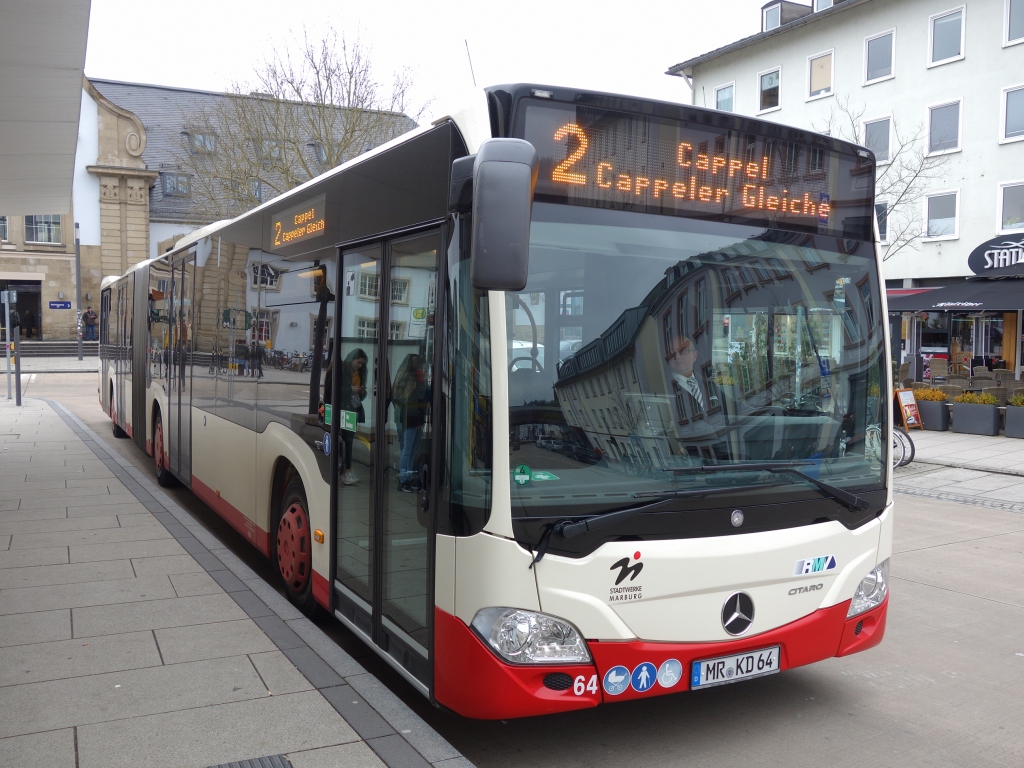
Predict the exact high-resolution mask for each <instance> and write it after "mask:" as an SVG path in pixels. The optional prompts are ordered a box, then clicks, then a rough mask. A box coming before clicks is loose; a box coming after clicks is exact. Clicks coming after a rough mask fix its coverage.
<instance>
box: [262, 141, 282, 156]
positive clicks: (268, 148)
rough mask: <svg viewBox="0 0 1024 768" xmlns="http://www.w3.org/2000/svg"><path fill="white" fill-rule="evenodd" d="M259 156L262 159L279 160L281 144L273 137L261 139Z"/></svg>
mask: <svg viewBox="0 0 1024 768" xmlns="http://www.w3.org/2000/svg"><path fill="white" fill-rule="evenodd" d="M260 157H261V158H262V159H263V160H267V161H269V160H275V161H276V160H280V159H281V145H280V144H278V143H277V141H276V140H275V139H263V141H262V142H260Z"/></svg>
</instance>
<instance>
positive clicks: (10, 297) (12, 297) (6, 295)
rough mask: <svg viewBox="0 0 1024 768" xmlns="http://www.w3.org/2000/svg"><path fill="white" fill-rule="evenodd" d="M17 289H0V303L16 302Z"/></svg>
mask: <svg viewBox="0 0 1024 768" xmlns="http://www.w3.org/2000/svg"><path fill="white" fill-rule="evenodd" d="M17 303H18V292H17V291H0V304H17Z"/></svg>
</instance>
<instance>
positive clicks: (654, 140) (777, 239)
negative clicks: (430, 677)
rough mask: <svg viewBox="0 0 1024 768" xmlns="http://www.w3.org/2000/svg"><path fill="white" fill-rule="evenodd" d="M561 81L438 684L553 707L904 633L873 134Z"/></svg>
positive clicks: (867, 644)
mask: <svg viewBox="0 0 1024 768" xmlns="http://www.w3.org/2000/svg"><path fill="white" fill-rule="evenodd" d="M539 92H540V93H542V94H544V96H543V97H541V98H538V97H537V96H536V94H537V93H538V89H536V88H532V87H525V86H517V87H510V88H509V89H508V90H507V93H508V94H509V96H508V98H510V99H511V101H512V103H514V104H515V107H514V108H513V109H512V110H510V111H509V112H508V114H509V117H508V124H507V129H508V131H509V133H510V134H514V135H516V136H520V137H522V138H525V139H527V140H528V141H529V142H530V143H531V144H533V146H535V147H536V149H537V151H538V153H539V157H540V163H539V178H538V182H537V187H536V193H535V196H534V205H533V209H532V222H531V235H530V255H529V276H528V279H527V282H526V285H525V286H524V287H523V288H522V290H518V291H506V292H504V293H502V294H495V293H491V294H490V295H489V297H488V300H489V302H490V305H489V323H490V325H489V329H488V332H487V333H488V337H489V341H490V343H491V344H492V356H493V357H492V359H493V360H494V361H495V363H494V365H493V368H492V384H493V400H494V403H495V405H494V413H493V420H492V421H491V422H490V425H491V427H490V428H491V429H492V430H493V434H492V435H491V438H492V443H491V444H492V446H493V466H494V469H495V471H494V473H493V475H491V476H490V478H489V479H484V478H483V477H482V475H481V473H480V472H472V471H470V470H467V471H466V472H465V473H463V474H462V475H461V476H459V474H458V473H456V476H455V478H454V480H455V482H454V484H453V485H454V494H453V498H455V499H457V500H458V501H459V502H460V509H462V510H463V511H464V513H465V510H467V509H471V508H472V507H473V505H474V504H478V503H479V502H476V501H474V500H475V499H480V498H483V497H489V498H490V507H489V509H486V510H483V511H481V512H480V513H479V514H477V516H476V517H477V519H482V518H484V517H486V522H483V523H481V524H479V532H477V533H475V535H471V536H462V537H454V538H453V540H452V542H451V546H450V548H449V547H443V546H442V545H441V544H439V548H438V551H439V566H438V568H439V572H438V584H439V585H442V584H443V586H444V587H445V588H444V589H441V588H440V587H439V589H438V595H439V599H438V608H437V612H438V616H437V619H436V627H437V628H436V640H435V648H436V649H437V652H436V655H437V658H436V661H435V674H436V679H435V696H436V698H437V700H438V701H439V702H440V703H442V704H445V705H446V706H449V707H451V708H452V709H455V710H456V711H458V712H461V713H463V714H467V715H470V716H475V717H488V718H507V717H515V716H526V715H532V714H539V713H543V712H557V711H565V710H571V709H576V708H580V707H587V706H594V705H597V704H599V703H611V702H617V701H625V700H629V699H636V698H645V697H648V696H655V695H662V694H667V693H674V692H679V691H686V690H691V691H694V690H700V689H703V688H707V687H714V686H718V685H722V684H727V683H732V682H737V681H742V680H748V679H752V678H756V677H759V676H764V675H768V674H774V673H777V672H780V671H784V670H786V669H790V668H793V667H797V666H801V665H805V664H809V663H813V662H816V661H820V660H822V659H825V658H829V657H833V656H844V655H847V654H850V653H855V652H858V651H862V650H866V649H868V648H871V647H873V646H874V645H877V644H878V643H879V642H880V641H881V639H882V637H883V635H884V632H885V620H886V610H887V605H888V603H887V595H888V585H887V574H888V561H889V557H890V554H891V550H892V523H893V512H892V502H891V494H890V491H889V487H890V472H889V469H888V461H887V450H888V448H887V445H888V437H887V436H888V434H889V429H890V426H889V421H888V418H889V417H888V414H887V408H886V404H887V403H888V402H889V399H890V391H889V383H890V376H889V369H888V363H887V361H888V359H889V358H888V355H887V351H886V349H887V338H886V334H885V328H884V324H883V322H882V319H883V318H884V316H885V308H884V299H883V294H882V292H881V290H880V280H879V263H878V259H877V255H876V249H875V246H874V232H873V226H872V220H873V219H872V213H871V212H872V211H873V207H872V203H873V199H872V195H873V188H874V184H873V178H874V169H873V162H872V158H871V156H870V154H869V153H868V152H867V151H865V150H860V149H858V148H855V147H852V146H850V145H845V144H842V143H841V142H836V141H834V140H832V139H830V138H828V137H818V136H813V135H811V134H807V133H804V132H796V131H790V130H788V129H785V128H781V127H779V126H771V125H768V124H764V123H756V122H753V121H743V122H742V124H741V123H740V122H739V121H738V120H736V119H735V118H733V117H731V116H725V115H719V114H715V115H714V120H713V121H712V120H711V118H710V117H708V116H707V115H706V114H704V113H702V112H700V111H699V110H689V109H686V108H673V107H671V106H670V105H648V106H647V108H645V109H644V110H642V111H643V114H637V113H629V112H625V111H620V108H621V106H620V105H621V103H620V102H615V101H614V100H611V99H607V98H604V97H601V96H600V95H598V94H586V95H583V96H580V95H578V94H573V95H569V94H562V92H561V91H559V89H544V90H543V91H539ZM499 360H500V361H501V362H498V361H499ZM467 383H471V382H467ZM478 388H479V385H478ZM499 403H500V405H499ZM477 426H479V425H477ZM468 453H469V456H468V457H467V456H462V457H460V456H453V457H452V459H453V462H454V463H455V464H456V465H458V464H460V463H462V464H464V465H467V466H468V467H471V466H472V465H473V462H474V461H475V462H477V463H483V462H484V461H486V459H485V457H481V456H479V455H476V456H474V455H473V454H472V450H468ZM460 460H461V461H460ZM499 468H501V470H499ZM460 483H461V488H460ZM460 491H461V495H460ZM467 514H468V513H467ZM472 518H473V515H471V514H468V516H467V520H468V519H472ZM442 551H444V552H446V553H448V554H447V555H446V557H450V558H451V560H452V561H453V562H454V565H453V566H452V568H451V570H452V573H453V576H452V578H451V581H450V582H442V570H443V568H442V565H441V564H442V563H443V562H445V559H446V558H442V557H441V555H440V553H441V552H442ZM467 680H469V681H474V682H473V684H471V685H467V684H466V681H467Z"/></svg>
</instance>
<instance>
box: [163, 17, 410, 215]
mask: <svg viewBox="0 0 1024 768" xmlns="http://www.w3.org/2000/svg"><path fill="white" fill-rule="evenodd" d="M371 55H372V51H371V49H370V48H369V47H367V46H366V45H365V44H363V43H362V42H361V40H360V39H358V38H356V40H355V41H354V42H349V41H346V39H345V38H344V36H341V37H339V36H338V35H337V33H335V32H333V31H332V32H329V33H328V34H327V35H325V36H324V37H323V38H322V39H320V40H311V39H310V38H309V36H308V35H305V36H304V38H303V45H302V48H301V52H300V54H299V55H298V56H297V57H296V58H293V56H292V54H291V53H289V52H288V51H287V50H286V51H285V52H284V53H282V52H280V51H275V52H274V53H273V55H272V57H271V58H270V59H268V60H266V61H264V62H263V63H262V64H261V65H260V66H258V67H257V69H256V71H255V81H254V83H252V84H241V83H235V84H233V85H232V87H231V89H230V91H229V92H228V93H226V94H224V95H223V96H220V95H214V96H209V97H205V98H197V100H196V101H195V103H194V104H193V106H192V108H190V109H189V111H188V113H187V114H184V115H183V116H182V135H181V146H180V149H179V151H178V152H177V153H176V154H177V160H178V163H179V164H180V166H181V167H182V168H183V169H184V170H185V171H187V172H188V174H189V176H190V185H191V187H190V189H189V193H190V196H191V198H192V209H191V215H192V216H193V217H194V218H195V219H196V220H197V221H214V220H216V219H223V218H230V217H233V216H237V215H239V214H240V213H243V212H244V211H247V210H249V209H250V208H253V207H255V206H256V205H259V204H260V203H261V202H265V201H266V200H270V199H272V198H274V197H276V196H278V195H280V194H281V193H283V192H286V191H288V190H289V189H293V188H294V187H296V186H298V185H299V184H302V183H303V182H305V181H308V180H309V179H311V178H313V177H315V176H318V175H319V174H321V173H323V172H324V171H326V170H329V169H331V168H334V167H335V166H337V165H340V164H341V163H343V162H346V161H347V160H350V159H351V158H353V157H355V156H357V155H359V154H361V153H363V152H366V151H368V150H369V149H372V148H373V147H376V146H378V145H380V144H383V143H384V142H386V141H389V140H391V139H393V138H395V137H396V136H399V135H401V134H402V133H405V132H407V131H409V130H411V129H412V128H414V127H415V126H416V122H415V121H416V119H418V118H419V117H420V116H421V115H422V113H423V110H424V109H425V108H426V107H425V106H424V107H422V108H420V109H419V110H418V112H417V113H416V114H415V115H414V116H412V117H410V116H409V115H408V114H407V113H408V110H409V92H410V88H411V83H412V80H411V76H410V73H409V71H408V70H403V71H401V72H399V73H397V74H396V75H395V76H394V78H393V80H392V82H391V83H390V84H389V86H387V87H385V86H383V85H381V84H380V83H379V82H377V80H376V79H375V78H374V75H373V71H372V66H371Z"/></svg>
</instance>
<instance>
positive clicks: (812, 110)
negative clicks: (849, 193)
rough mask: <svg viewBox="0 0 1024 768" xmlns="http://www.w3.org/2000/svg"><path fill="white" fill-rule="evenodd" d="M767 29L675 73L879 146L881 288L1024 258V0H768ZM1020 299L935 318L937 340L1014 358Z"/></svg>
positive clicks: (718, 101) (703, 91) (696, 94)
mask: <svg viewBox="0 0 1024 768" xmlns="http://www.w3.org/2000/svg"><path fill="white" fill-rule="evenodd" d="M761 29H762V31H761V32H760V33H758V34H756V35H753V36H751V37H748V38H745V39H743V40H739V41H737V42H735V43H732V44H730V45H728V46H725V47H723V48H720V49H718V50H716V51H712V52H710V53H706V54H704V55H701V56H698V57H696V58H693V59H690V60H688V61H684V62H682V63H680V64H676V65H675V66H672V67H671V68H670V69H669V71H668V74H671V75H678V76H682V77H685V78H687V79H688V80H689V81H690V82H691V84H692V100H693V103H694V104H697V105H700V106H707V107H712V108H717V109H722V110H726V111H732V112H738V113H742V114H747V115H751V116H756V117H761V118H763V119H765V120H770V121H773V122H779V123H785V124H788V125H794V126H799V127H806V128H809V129H814V130H819V131H827V132H830V133H832V134H833V135H837V136H841V137H843V138H851V139H854V140H856V141H857V142H858V143H861V144H864V145H866V146H868V147H869V148H870V149H872V150H873V151H874V153H875V155H876V158H877V160H878V178H879V184H878V190H879V198H878V204H879V205H878V208H877V211H878V219H879V234H880V241H881V243H882V250H883V253H884V254H885V255H886V261H885V278H886V287H887V288H888V289H889V291H890V298H893V296H894V295H896V296H898V295H900V294H903V293H907V292H918V291H922V290H923V289H928V288H937V287H942V286H961V285H963V283H964V281H963V278H965V277H968V276H973V275H974V274H984V273H985V271H986V265H988V267H987V268H989V269H990V268H1005V267H1008V266H1013V265H1014V264H1019V265H1020V267H1021V268H1022V271H1024V263H1021V261H1022V260H1024V248H1022V247H1021V246H1020V245H1019V241H1022V240H1024V45H1022V43H1024V0H984V1H983V2H979V1H977V0H976V1H975V2H963V3H956V2H950V1H948V0H845V1H844V2H835V3H834V4H833V3H832V2H829V1H828V0H825V1H824V2H822V1H820V0H818V1H817V2H816V3H815V5H814V7H812V6H810V5H799V4H795V3H789V2H769V3H766V4H765V6H763V8H762V19H761ZM915 174H916V177H915V178H910V177H911V176H914V175H915ZM900 179H904V180H906V181H907V182H908V183H907V184H905V185H901V184H900V183H895V184H894V183H893V181H894V180H895V181H897V182H899V181H900ZM901 189H903V190H904V193H903V194H902V195H900V194H897V193H898V192H899V190H901ZM885 191H887V192H889V193H890V194H888V195H885V194H883V192H885ZM974 251H978V252H979V254H981V255H979V256H976V257H975V258H973V259H970V258H969V257H970V256H971V254H972V252H974ZM1001 251H1007V255H1005V256H1004V257H1000V255H999V254H1000V252H1001ZM985 252H989V253H990V257H989V258H988V259H986V258H985V257H984V253H985ZM992 252H994V253H995V254H996V255H995V256H994V257H993V256H991V253H992ZM1014 253H1018V254H1022V255H1021V256H1018V257H1017V258H1015V257H1014ZM1021 293H1022V294H1024V291H1022V292H1021ZM954 302H955V297H954ZM940 303H941V302H940ZM947 303H948V302H947ZM1004 303H1005V302H1004ZM897 306H898V305H897ZM907 308H909V307H907ZM962 308H963V309H965V310H969V309H970V308H969V307H962ZM1022 308H1024V305H1022V306H1013V307H1011V306H1000V307H995V308H992V307H989V306H986V307H985V309H986V310H988V311H987V312H986V314H985V316H984V318H983V317H980V316H979V317H972V316H970V315H971V312H969V311H967V312H964V313H961V314H964V315H965V317H963V318H954V317H953V316H952V315H951V314H950V316H948V317H945V318H940V319H939V320H938V321H937V322H938V323H939V325H940V326H941V328H933V329H932V331H933V333H932V339H931V347H933V349H931V350H930V351H931V352H933V353H936V354H946V355H952V354H954V353H957V354H959V353H963V354H970V355H972V356H979V355H981V356H985V357H997V358H1001V359H1003V360H1005V361H1006V363H1007V366H1008V367H1010V368H1013V367H1018V366H1019V365H1020V362H1021V356H1020V350H1019V339H1020V333H1019V329H1020V328H1021V323H1020V320H1021V317H1020V312H1019V310H1020V309H1022ZM915 309H925V307H924V305H922V306H921V307H915ZM993 309H994V310H995V311H994V312H993V311H992V310H993ZM1000 310H1008V311H1006V312H1002V311H1000ZM974 314H975V315H977V314H978V313H974ZM958 319H959V320H962V321H963V322H960V323H959V324H957V323H955V320H958ZM979 320H984V322H977V321H979ZM932 321H933V322H935V321H936V318H932ZM954 325H956V326H957V328H956V330H955V332H954ZM936 332H937V335H936ZM901 334H902V336H903V340H904V353H905V354H906V353H908V352H913V351H916V350H917V349H918V348H919V347H921V346H922V344H921V342H922V338H921V335H920V334H921V329H920V328H904V329H903V330H902V331H901ZM908 334H909V338H908ZM1004 335H1005V336H1006V337H1007V339H1006V343H1005V344H1004V343H1003V337H1004ZM939 336H941V337H942V338H939ZM923 346H925V347H928V346H929V345H928V344H924V345H923ZM940 348H941V350H940ZM923 351H925V352H928V351H929V350H928V349H925V350H923Z"/></svg>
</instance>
